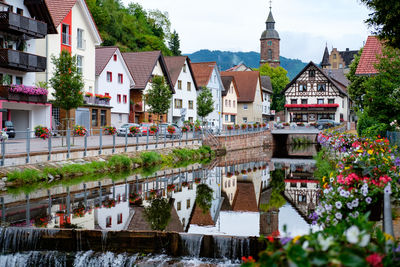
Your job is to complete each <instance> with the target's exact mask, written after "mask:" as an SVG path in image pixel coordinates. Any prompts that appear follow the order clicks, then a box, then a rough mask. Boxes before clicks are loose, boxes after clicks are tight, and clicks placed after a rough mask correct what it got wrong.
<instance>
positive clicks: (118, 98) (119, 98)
mask: <svg viewBox="0 0 400 267" xmlns="http://www.w3.org/2000/svg"><path fill="white" fill-rule="evenodd" d="M117 103H121V95H117Z"/></svg>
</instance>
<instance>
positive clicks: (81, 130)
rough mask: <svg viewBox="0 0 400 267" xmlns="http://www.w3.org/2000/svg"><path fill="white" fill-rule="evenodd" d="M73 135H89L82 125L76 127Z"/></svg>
mask: <svg viewBox="0 0 400 267" xmlns="http://www.w3.org/2000/svg"><path fill="white" fill-rule="evenodd" d="M72 134H73V135H74V136H85V135H86V134H87V130H86V128H85V127H84V126H82V125H75V126H74V129H73V130H72Z"/></svg>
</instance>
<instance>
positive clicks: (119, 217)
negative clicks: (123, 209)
mask: <svg viewBox="0 0 400 267" xmlns="http://www.w3.org/2000/svg"><path fill="white" fill-rule="evenodd" d="M121 223H122V213H119V214H118V217H117V224H121Z"/></svg>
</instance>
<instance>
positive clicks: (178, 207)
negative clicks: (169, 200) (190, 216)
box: [176, 201, 182, 210]
mask: <svg viewBox="0 0 400 267" xmlns="http://www.w3.org/2000/svg"><path fill="white" fill-rule="evenodd" d="M181 205H182V203H181V202H180V201H179V202H178V203H176V210H181Z"/></svg>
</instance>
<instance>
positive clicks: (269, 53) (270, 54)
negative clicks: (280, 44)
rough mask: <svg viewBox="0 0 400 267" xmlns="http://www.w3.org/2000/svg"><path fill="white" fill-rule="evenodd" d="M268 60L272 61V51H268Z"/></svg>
mask: <svg viewBox="0 0 400 267" xmlns="http://www.w3.org/2000/svg"><path fill="white" fill-rule="evenodd" d="M268 59H272V49H268Z"/></svg>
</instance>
